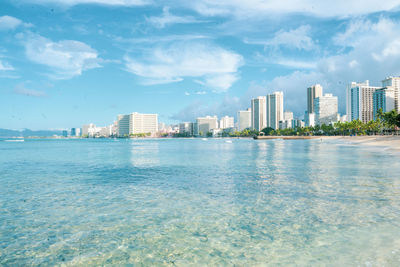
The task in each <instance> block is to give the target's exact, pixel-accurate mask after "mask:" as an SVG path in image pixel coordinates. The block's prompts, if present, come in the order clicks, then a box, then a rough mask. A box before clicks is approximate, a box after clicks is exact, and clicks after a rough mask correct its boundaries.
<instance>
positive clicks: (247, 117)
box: [237, 108, 251, 131]
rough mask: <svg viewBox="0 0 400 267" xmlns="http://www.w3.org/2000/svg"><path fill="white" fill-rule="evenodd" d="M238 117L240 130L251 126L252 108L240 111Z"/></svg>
mask: <svg viewBox="0 0 400 267" xmlns="http://www.w3.org/2000/svg"><path fill="white" fill-rule="evenodd" d="M237 119H238V130H239V131H243V130H244V129H247V128H251V108H248V109H247V110H240V111H238V114H237Z"/></svg>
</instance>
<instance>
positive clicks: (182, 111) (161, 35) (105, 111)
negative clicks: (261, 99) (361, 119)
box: [0, 0, 400, 129]
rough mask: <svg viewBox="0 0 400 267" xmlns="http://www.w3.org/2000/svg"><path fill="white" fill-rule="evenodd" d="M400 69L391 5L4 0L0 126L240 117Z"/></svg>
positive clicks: (294, 107) (340, 92) (364, 0)
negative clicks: (269, 99) (255, 102)
mask: <svg viewBox="0 0 400 267" xmlns="http://www.w3.org/2000/svg"><path fill="white" fill-rule="evenodd" d="M398 75H400V4H399V1H398V0H394V1H392V0H385V1H375V0H354V1H351V0H336V1H321V0H287V1H270V0H247V1H243V0H229V1H228V0H219V1H214V0H197V1H184V0H175V1H171V0H165V1H156V0H2V1H0V128H9V129H21V128H30V129H61V128H71V127H80V126H81V125H82V124H85V123H90V122H93V123H95V124H97V125H100V126H103V125H108V124H111V123H112V122H113V121H114V120H115V119H116V116H117V114H124V113H131V112H135V111H136V112H142V113H158V114H159V120H160V121H164V122H167V123H173V122H179V121H190V120H193V119H194V118H195V117H196V116H201V115H218V116H222V115H235V114H236V112H237V110H239V109H244V108H247V107H249V106H250V99H251V98H252V97H256V96H258V95H266V94H268V93H271V92H273V91H277V90H279V91H283V92H284V97H285V98H284V102H285V103H284V105H285V109H286V110H291V111H293V112H294V113H295V116H298V117H301V116H302V115H303V113H304V110H305V109H306V88H307V86H309V85H312V84H315V83H320V84H322V85H323V87H324V92H326V93H333V94H335V95H337V96H338V97H339V102H340V110H339V111H340V112H341V113H344V112H345V87H346V84H347V83H349V82H351V81H364V80H367V79H368V80H370V82H371V83H372V84H373V85H377V86H378V85H380V81H381V80H382V79H383V78H385V77H386V76H398Z"/></svg>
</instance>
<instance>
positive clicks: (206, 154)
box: [0, 139, 400, 266]
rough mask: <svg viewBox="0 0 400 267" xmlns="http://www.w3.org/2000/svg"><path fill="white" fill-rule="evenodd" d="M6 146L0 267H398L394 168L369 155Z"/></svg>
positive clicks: (0, 168) (192, 145) (210, 146)
mask: <svg viewBox="0 0 400 267" xmlns="http://www.w3.org/2000/svg"><path fill="white" fill-rule="evenodd" d="M15 145H16V144H11V143H7V142H0V184H1V185H2V186H0V265H5V266H15V265H16V266H21V265H51V266H52V265H61V264H64V263H65V264H67V265H85V266H86V265H93V266H95V265H121V264H132V265H146V266H147V265H178V266H187V265H190V264H194V265H239V266H249V265H250V266H251V265H272V266H275V265H299V266H310V265H317V266H325V265H331V266H349V265H350V266H364V265H366V266H383V265H384V266H398V265H399V264H400V250H399V248H400V231H398V229H399V227H400V181H399V178H400V177H399V175H398V174H399V173H400V163H399V161H398V160H397V158H396V159H394V156H393V155H387V154H384V153H382V152H381V151H374V150H371V149H369V150H366V149H363V148H362V147H349V146H338V145H336V144H334V143H333V142H321V141H320V140H304V141H299V140H290V141H289V140H288V141H283V140H266V141H263V140H259V141H254V140H238V139H232V143H229V142H225V140H224V139H221V140H218V139H209V140H208V141H207V142H205V141H202V140H201V139H199V140H198V139H179V140H152V139H145V140H142V139H138V140H121V141H119V142H115V141H111V140H68V141H64V140H57V141H56V140H27V141H26V142H24V144H18V146H15ZM3 152H6V153H3ZM4 185H5V186H4Z"/></svg>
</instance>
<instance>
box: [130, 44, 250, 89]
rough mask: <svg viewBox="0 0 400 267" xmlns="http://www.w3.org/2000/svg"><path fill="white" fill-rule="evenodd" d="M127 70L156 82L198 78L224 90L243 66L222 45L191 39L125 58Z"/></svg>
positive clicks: (240, 61)
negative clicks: (190, 40) (139, 57)
mask: <svg viewBox="0 0 400 267" xmlns="http://www.w3.org/2000/svg"><path fill="white" fill-rule="evenodd" d="M125 61H126V69H127V71H129V72H131V73H133V74H135V75H138V76H140V77H143V78H144V79H145V80H144V81H145V83H148V82H147V81H150V83H151V82H153V81H155V82H156V83H170V82H176V81H181V80H182V79H183V78H184V77H192V78H197V79H198V78H201V79H202V80H201V82H202V83H203V84H204V85H205V86H208V87H211V88H212V89H215V90H218V91H226V90H227V89H228V88H229V87H230V86H231V85H232V84H233V83H234V82H235V81H236V80H237V76H236V72H237V71H238V68H239V67H240V66H242V65H243V58H242V56H241V55H239V54H236V53H234V52H232V51H228V50H225V49H223V48H221V47H218V46H215V45H212V44H205V43H194V42H183V43H182V42H181V43H173V44H171V45H169V46H168V47H158V48H155V49H154V50H152V51H151V53H149V54H148V55H147V54H146V55H145V56H144V59H143V60H141V61H140V60H137V59H132V58H131V57H129V56H126V57H125Z"/></svg>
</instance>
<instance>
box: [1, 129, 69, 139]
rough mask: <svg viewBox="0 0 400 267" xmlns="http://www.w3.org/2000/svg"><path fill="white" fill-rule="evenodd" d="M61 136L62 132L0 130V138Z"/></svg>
mask: <svg viewBox="0 0 400 267" xmlns="http://www.w3.org/2000/svg"><path fill="white" fill-rule="evenodd" d="M61 134H62V131H51V130H38V131H32V130H29V129H23V130H21V131H17V130H9V129H0V137H13V136H23V137H28V136H53V135H61Z"/></svg>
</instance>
